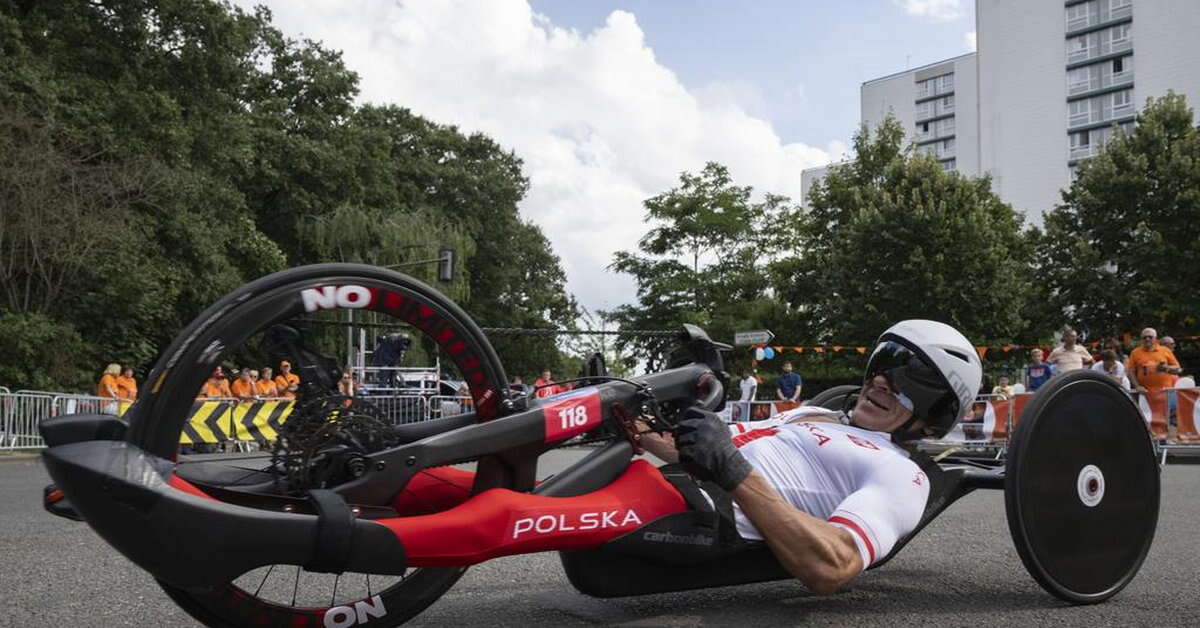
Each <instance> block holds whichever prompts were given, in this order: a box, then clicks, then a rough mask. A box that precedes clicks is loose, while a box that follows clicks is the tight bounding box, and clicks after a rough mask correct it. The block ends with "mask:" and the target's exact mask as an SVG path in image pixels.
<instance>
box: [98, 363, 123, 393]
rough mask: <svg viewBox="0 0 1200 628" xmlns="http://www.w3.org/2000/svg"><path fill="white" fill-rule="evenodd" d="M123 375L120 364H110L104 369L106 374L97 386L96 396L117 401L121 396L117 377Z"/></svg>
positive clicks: (101, 377)
mask: <svg viewBox="0 0 1200 628" xmlns="http://www.w3.org/2000/svg"><path fill="white" fill-rule="evenodd" d="M120 375H121V365H120V364H109V365H108V366H106V367H104V374H103V375H101V376H100V382H99V383H98V384H96V396H97V397H107V398H109V399H117V398H119V397H120V396H121V393H120V390H119V385H118V383H117V377H119V376H120Z"/></svg>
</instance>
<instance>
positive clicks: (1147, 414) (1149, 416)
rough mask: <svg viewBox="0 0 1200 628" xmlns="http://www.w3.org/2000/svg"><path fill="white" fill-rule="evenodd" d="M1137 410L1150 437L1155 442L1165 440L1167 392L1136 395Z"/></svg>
mask: <svg viewBox="0 0 1200 628" xmlns="http://www.w3.org/2000/svg"><path fill="white" fill-rule="evenodd" d="M1137 404H1138V409H1139V410H1141V411H1142V418H1143V419H1145V420H1146V425H1147V426H1149V427H1150V436H1152V437H1153V438H1154V439H1155V440H1166V438H1167V391H1165V390H1155V391H1153V392H1149V393H1138V394H1137Z"/></svg>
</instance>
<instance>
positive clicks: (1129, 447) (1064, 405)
mask: <svg viewBox="0 0 1200 628" xmlns="http://www.w3.org/2000/svg"><path fill="white" fill-rule="evenodd" d="M1005 471H1006V477H1005V486H1004V497H1005V509H1006V511H1007V514H1008V527H1009V531H1010V532H1011V534H1012V538H1013V542H1014V543H1015V544H1016V548H1017V553H1018V554H1020V556H1021V561H1022V562H1023V563H1024V564H1025V567H1026V569H1028V571H1029V573H1030V575H1032V576H1033V577H1034V579H1035V580H1037V582H1038V584H1040V585H1041V586H1042V588H1044V589H1045V590H1046V591H1048V592H1049V593H1051V594H1052V595H1054V596H1056V597H1058V598H1060V599H1063V600H1066V601H1068V602H1071V603H1073V604H1094V603H1097V602H1102V601H1104V600H1106V599H1108V598H1110V597H1112V596H1113V595H1115V594H1116V593H1117V592H1119V591H1120V590H1121V589H1123V588H1124V587H1125V586H1126V585H1127V584H1129V582H1130V581H1131V580H1132V579H1133V577H1134V576H1135V575H1136V574H1137V571H1138V569H1139V568H1140V567H1141V564H1142V561H1143V560H1145V558H1146V554H1147V552H1149V551H1150V544H1151V542H1152V541H1153V539H1154V531H1155V527H1156V525H1157V522H1158V506H1159V468H1158V462H1157V459H1156V458H1155V455H1154V447H1153V444H1152V442H1151V440H1150V434H1149V432H1148V430H1147V429H1146V424H1145V422H1144V421H1143V419H1142V416H1141V414H1140V413H1139V412H1138V409H1137V407H1136V406H1134V405H1133V402H1132V401H1131V400H1130V398H1129V396H1128V395H1126V394H1125V393H1124V392H1123V391H1122V390H1121V389H1120V388H1119V387H1118V385H1117V384H1116V382H1114V381H1113V380H1112V379H1111V378H1110V377H1108V376H1106V375H1104V374H1101V373H1095V372H1093V371H1086V370H1081V371H1074V372H1071V373H1066V374H1063V375H1059V376H1057V377H1055V378H1054V379H1052V380H1050V382H1049V383H1047V384H1046V385H1045V386H1043V387H1042V388H1041V389H1040V390H1039V391H1038V393H1037V394H1036V395H1035V396H1034V397H1033V399H1032V400H1031V401H1030V402H1029V405H1028V406H1027V407H1026V408H1025V412H1024V413H1023V415H1022V417H1021V423H1020V424H1019V425H1018V426H1017V429H1016V431H1015V433H1014V434H1013V438H1012V442H1011V445H1010V447H1009V451H1008V460H1007V462H1006V469H1005Z"/></svg>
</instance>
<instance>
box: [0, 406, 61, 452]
mask: <svg viewBox="0 0 1200 628" xmlns="http://www.w3.org/2000/svg"><path fill="white" fill-rule="evenodd" d="M53 413H54V397H51V396H49V395H43V394H39V393H29V392H16V393H11V392H6V393H0V450H6V451H12V450H16V449H41V448H43V447H45V446H46V444H45V443H44V442H42V437H41V435H40V434H39V433H38V429H37V426H38V421H41V420H42V419H44V418H46V417H48V416H53Z"/></svg>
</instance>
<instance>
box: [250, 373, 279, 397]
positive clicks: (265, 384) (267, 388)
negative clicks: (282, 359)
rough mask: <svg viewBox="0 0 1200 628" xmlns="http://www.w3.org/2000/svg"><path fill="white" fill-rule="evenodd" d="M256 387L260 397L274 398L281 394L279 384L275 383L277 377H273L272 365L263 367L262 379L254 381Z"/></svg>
mask: <svg viewBox="0 0 1200 628" xmlns="http://www.w3.org/2000/svg"><path fill="white" fill-rule="evenodd" d="M254 388H255V389H256V390H257V391H258V396H259V397H268V398H272V399H273V398H275V397H278V396H279V386H278V385H277V384H276V383H275V378H273V377H271V367H269V366H264V367H263V370H262V379H260V380H258V381H257V382H255V383H254Z"/></svg>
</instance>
